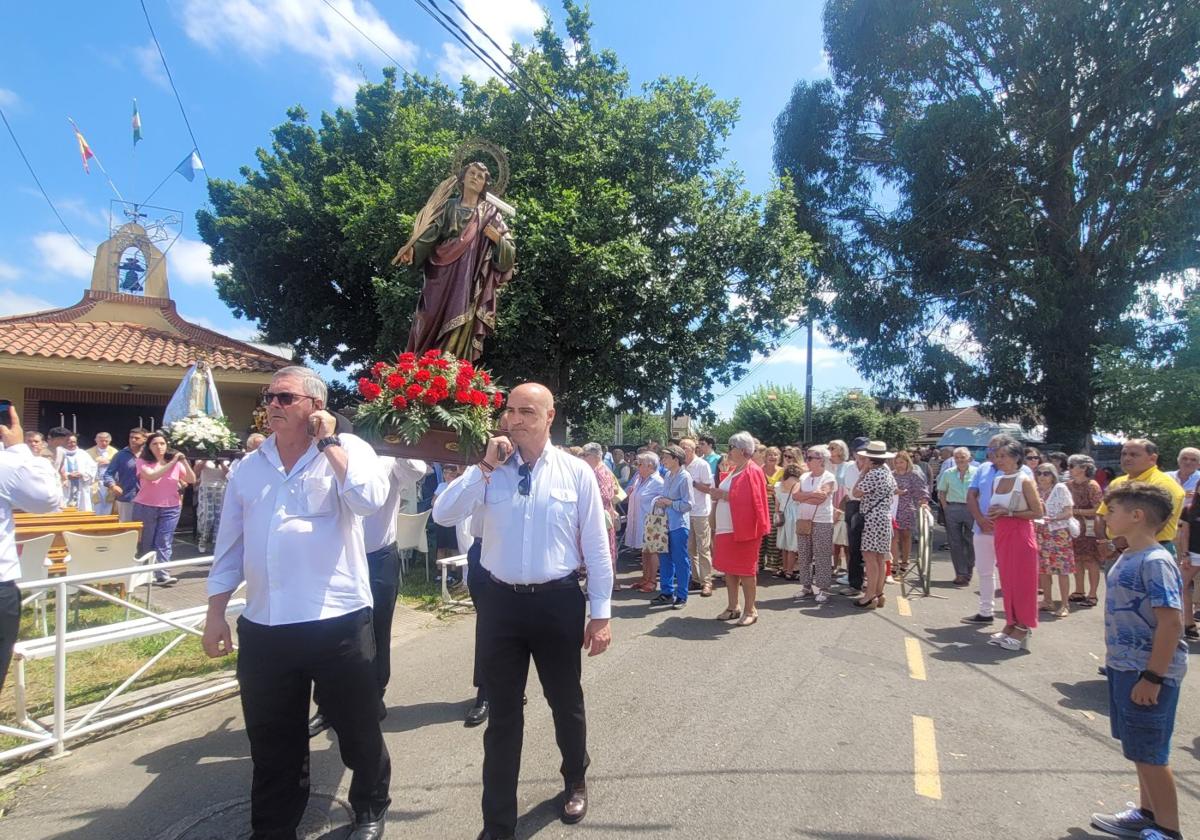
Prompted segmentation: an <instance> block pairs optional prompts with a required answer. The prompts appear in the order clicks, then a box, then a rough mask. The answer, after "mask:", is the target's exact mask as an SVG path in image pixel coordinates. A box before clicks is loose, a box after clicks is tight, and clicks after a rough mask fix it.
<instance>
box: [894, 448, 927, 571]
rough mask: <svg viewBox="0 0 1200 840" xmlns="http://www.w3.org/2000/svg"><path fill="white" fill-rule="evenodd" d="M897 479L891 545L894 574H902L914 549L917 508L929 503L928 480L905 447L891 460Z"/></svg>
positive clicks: (906, 568)
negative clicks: (913, 539) (913, 537)
mask: <svg viewBox="0 0 1200 840" xmlns="http://www.w3.org/2000/svg"><path fill="white" fill-rule="evenodd" d="M892 475H893V477H894V478H895V479H896V498H897V501H898V504H897V506H896V533H895V538H894V547H893V549H892V554H893V555H894V556H893V557H892V574H893V575H895V576H896V577H900V576H901V575H903V574H904V573H905V572H906V571H907V570H908V556H909V553H910V552H911V551H912V532H913V531H914V530H915V529H916V527H917V510H918V509H919V508H922V507H927V506H928V505H929V483H928V482H927V481H926V480H925V476H924V475H922V474H921V473H919V472H917V471H916V470H915V469H913V463H912V456H911V455H909V454H908V453H907V452H905V451H904V450H900V451H899V452H897V453H896V458H895V460H894V461H893V462H892Z"/></svg>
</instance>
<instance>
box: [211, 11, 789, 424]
mask: <svg viewBox="0 0 1200 840" xmlns="http://www.w3.org/2000/svg"><path fill="white" fill-rule="evenodd" d="M564 5H565V8H566V11H567V15H566V18H567V20H566V33H565V34H566V37H567V38H569V40H570V41H571V46H572V49H570V50H568V46H567V43H566V41H565V40H564V37H563V36H561V35H560V34H558V33H557V32H556V31H554V29H553V27H552V25H551V24H550V23H549V22H547V25H546V27H545V28H543V29H542V30H540V31H539V32H538V33H537V34H536V36H535V44H534V46H533V47H532V48H530V49H528V50H524V49H521V48H519V47H514V58H515V60H516V64H517V67H518V70H517V71H516V77H517V78H518V79H520V80H522V85H523V87H525V88H526V89H527V90H529V91H531V92H535V94H536V96H538V97H539V98H544V99H543V102H546V101H548V99H549V98H551V97H552V98H553V101H554V103H556V104H555V105H551V106H547V107H550V108H552V109H553V116H548V115H547V114H546V113H545V112H544V111H543V110H541V109H540V108H539V107H535V106H534V105H533V104H531V102H530V101H529V99H528V98H526V97H525V96H524V95H522V94H521V93H520V92H517V91H514V90H510V89H508V88H506V87H504V86H503V85H501V84H500V83H499V82H498V81H496V80H492V81H489V82H487V83H486V84H477V83H475V82H472V81H470V80H469V79H464V80H463V82H462V86H461V89H460V90H459V91H457V92H456V91H455V90H453V89H451V88H449V87H447V86H445V85H443V84H441V83H440V82H437V81H434V80H430V79H427V78H422V77H419V76H405V77H404V78H403V79H402V80H401V79H398V78H397V76H396V74H395V72H394V71H387V72H385V78H384V81H383V83H382V84H368V85H364V86H363V87H361V88H360V89H359V91H358V93H357V96H356V99H355V106H354V108H353V109H350V110H346V109H339V110H337V111H336V112H335V113H332V114H329V113H325V114H322V115H321V118H320V121H319V125H317V126H312V125H310V124H309V120H308V115H307V113H306V112H305V110H304V109H303V108H300V107H298V106H297V107H295V108H293V109H292V110H290V111H289V112H288V120H287V122H285V123H283V124H282V125H280V126H279V127H278V128H276V129H275V131H274V133H273V142H272V144H271V147H270V148H269V149H260V150H259V151H258V153H257V167H256V168H251V167H248V166H247V167H243V168H242V170H241V174H242V178H243V181H242V182H241V183H237V182H234V181H228V180H213V181H212V182H211V183H210V185H209V199H210V202H211V205H212V209H211V211H202V212H201V213H200V214H199V216H198V221H199V228H200V233H201V236H202V238H203V239H204V241H205V242H206V243H208V244H209V245H210V246H211V247H212V249H213V250H212V258H213V262H214V263H215V264H217V265H218V266H221V267H223V268H224V269H225V271H224V273H223V274H221V275H220V276H219V277H218V281H217V289H218V292H219V294H220V295H221V298H222V299H223V300H224V301H225V302H226V303H227V304H228V305H229V306H230V307H231V308H232V309H233V310H234V312H235V313H236V314H238V315H239V316H245V317H248V318H252V319H254V320H256V321H257V322H258V323H259V325H260V327H261V329H262V331H263V333H264V334H265V338H266V339H267V340H269V341H272V342H276V343H287V344H291V345H293V346H295V348H296V349H297V350H298V351H299V352H300V353H301V354H303V355H304V356H307V357H310V358H313V359H316V360H319V361H328V362H331V363H332V364H333V365H335V366H336V367H339V368H342V369H346V368H350V369H353V368H361V367H362V366H364V365H365V364H366V363H368V362H370V361H372V360H373V359H376V358H378V357H382V356H387V355H389V354H392V353H395V352H396V351H397V350H398V349H400V348H402V347H403V345H404V343H405V340H406V337H407V333H408V329H409V326H410V324H411V320H412V314H413V311H414V308H415V305H416V302H417V297H418V294H419V291H420V285H421V278H420V276H419V274H418V273H417V272H416V271H414V270H411V269H402V268H393V267H392V266H391V265H390V260H391V258H392V256H393V255H394V254H395V252H396V250H397V248H398V247H399V246H400V245H401V244H402V243H403V242H404V241H405V240H406V238H407V237H408V234H409V232H410V229H411V226H412V221H413V216H414V215H415V213H416V212H417V211H418V210H420V208H421V207H422V205H423V204H424V202H425V200H426V198H427V196H428V195H429V193H430V191H431V190H432V189H433V187H434V186H435V185H436V184H437V183H438V182H439V181H440V180H441V179H443V178H444V177H445V176H446V174H447V173H448V172H449V170H450V168H451V162H452V160H453V158H454V154H455V150H456V149H457V148H458V147H459V145H460V144H461V143H462V142H463V141H464V140H465V139H467V138H471V137H482V138H486V139H489V140H491V141H493V142H496V143H498V144H500V145H502V146H503V147H505V148H506V150H507V153H508V159H509V162H510V165H511V171H512V178H511V182H510V184H509V187H508V191H507V194H506V195H505V196H504V198H505V199H506V200H507V201H509V202H510V203H511V204H513V205H515V206H516V207H517V209H518V216H517V217H516V219H515V220H514V222H513V230H514V234H515V238H516V242H517V249H518V255H517V262H518V265H517V272H518V273H517V276H516V277H515V278H514V280H513V281H512V282H511V283H510V284H509V285H508V286H507V287H506V288H505V289H504V290H503V291H502V293H501V298H500V304H499V312H498V328H497V334H496V337H495V339H494V340H493V341H491V342H490V344H489V345H488V346H487V347H486V350H485V357H484V358H483V360H482V363H483V364H484V365H487V366H488V367H490V368H491V369H493V370H494V371H495V372H496V373H497V374H498V375H499V376H500V377H501V378H502V380H504V381H506V382H509V383H513V382H520V381H527V380H536V381H540V382H543V383H545V384H546V385H548V386H549V387H550V388H551V390H553V391H554V393H555V394H556V396H557V399H558V410H559V417H560V419H569V420H570V421H572V422H580V421H582V420H583V419H585V418H586V417H588V416H590V415H591V414H593V413H596V412H599V411H601V410H602V409H603V407H604V406H605V404H606V403H607V401H608V399H609V398H612V397H615V398H616V399H617V400H618V401H619V402H620V403H621V406H622V407H623V408H625V409H631V408H637V407H640V406H654V405H661V404H664V403H665V401H666V399H667V397H668V395H669V394H670V393H672V391H673V392H674V393H675V394H677V395H678V396H679V397H680V400H679V402H678V403H677V407H678V408H679V410H680V411H683V412H687V413H691V414H693V415H700V414H702V413H703V410H704V409H705V408H706V407H707V405H708V404H709V402H711V400H712V398H713V392H714V389H715V388H719V387H720V386H722V385H725V384H728V383H729V382H731V381H733V379H735V378H736V377H738V376H740V375H742V374H743V373H744V370H745V366H746V364H747V362H749V360H750V359H751V357H752V356H753V354H754V353H756V352H761V351H763V350H764V349H767V348H769V347H771V346H773V345H774V343H775V341H776V339H777V338H778V337H779V335H780V334H781V332H782V331H783V329H784V328H785V320H786V318H788V317H789V316H792V315H794V314H795V313H796V312H797V311H798V310H799V309H800V308H801V306H802V303H803V299H804V293H805V280H804V275H805V270H806V267H807V266H808V265H809V264H810V260H811V257H812V255H813V251H812V245H811V241H810V240H809V239H808V237H807V236H806V235H804V234H802V233H800V232H799V231H798V229H797V225H796V208H795V202H794V199H793V197H792V194H791V189H790V187H787V188H785V189H778V190H775V191H772V192H771V193H769V194H768V195H765V196H754V195H751V194H750V193H749V192H747V191H746V190H745V189H744V188H743V186H742V178H741V175H740V174H739V173H738V172H737V171H736V170H735V169H731V168H726V167H724V166H723V164H722V160H721V159H722V155H723V153H724V143H725V141H726V138H727V137H728V135H729V132H730V130H731V129H732V128H733V125H734V123H735V121H736V119H737V105H736V103H735V102H730V101H724V100H721V99H718V98H717V97H716V95H715V94H714V93H713V91H712V90H711V89H710V88H708V87H706V86H705V85H703V84H700V83H699V82H696V81H692V80H687V79H681V78H660V79H658V80H656V81H654V82H652V83H650V84H647V85H645V86H644V87H643V88H642V89H641V90H640V91H634V90H631V88H630V83H629V77H628V74H627V72H626V71H625V69H624V68H623V67H622V66H621V64H620V62H619V60H618V58H617V56H616V55H615V54H614V53H612V52H611V51H607V50H600V49H598V48H596V47H594V46H593V44H592V41H591V36H590V28H591V23H590V21H589V19H588V15H587V12H586V11H585V10H583V9H581V8H580V7H579V6H577V5H576V4H575V3H574V2H566V3H565V4H564ZM485 162H487V161H486V159H485ZM733 295H736V297H731V296H733ZM731 299H732V300H736V301H738V304H737V306H735V307H731V306H730V305H729V301H730V300H731Z"/></svg>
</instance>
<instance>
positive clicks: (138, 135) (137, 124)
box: [133, 99, 142, 146]
mask: <svg viewBox="0 0 1200 840" xmlns="http://www.w3.org/2000/svg"><path fill="white" fill-rule="evenodd" d="M141 139H142V115H141V114H139V113H138V109H137V100H136V99H135V100H133V145H134V146H136V145H137V144H138V141H139V140H141Z"/></svg>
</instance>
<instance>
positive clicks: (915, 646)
mask: <svg viewBox="0 0 1200 840" xmlns="http://www.w3.org/2000/svg"><path fill="white" fill-rule="evenodd" d="M904 654H905V656H906V658H907V659H908V675H909V676H910V677H912V678H913V679H914V680H920V681H921V682H924V681H925V660H924V659H922V658H921V643H920V642H919V641H917V640H916V639H914V638H913V637H912V636H905V637H904Z"/></svg>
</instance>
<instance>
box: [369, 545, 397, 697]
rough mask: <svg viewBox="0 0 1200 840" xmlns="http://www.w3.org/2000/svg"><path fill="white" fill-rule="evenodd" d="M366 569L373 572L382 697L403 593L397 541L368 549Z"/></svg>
mask: <svg viewBox="0 0 1200 840" xmlns="http://www.w3.org/2000/svg"><path fill="white" fill-rule="evenodd" d="M367 570H368V572H369V573H370V575H371V600H372V601H373V602H374V604H375V606H374V608H373V609H372V614H373V616H374V617H373V618H372V620H371V627H372V628H373V629H374V631H375V681H376V683H377V684H378V685H379V696H380V698H382V697H383V692H384V691H385V690H386V689H387V684H388V681H389V680H390V679H391V678H392V617H393V616H394V615H395V614H396V597H397V596H398V595H399V594H400V550H399V549H398V548H396V544H395V543H392V544H391V545H389V546H387V547H386V548H381V549H379V550H378V551H372V552H369V553H368V554H367Z"/></svg>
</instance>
